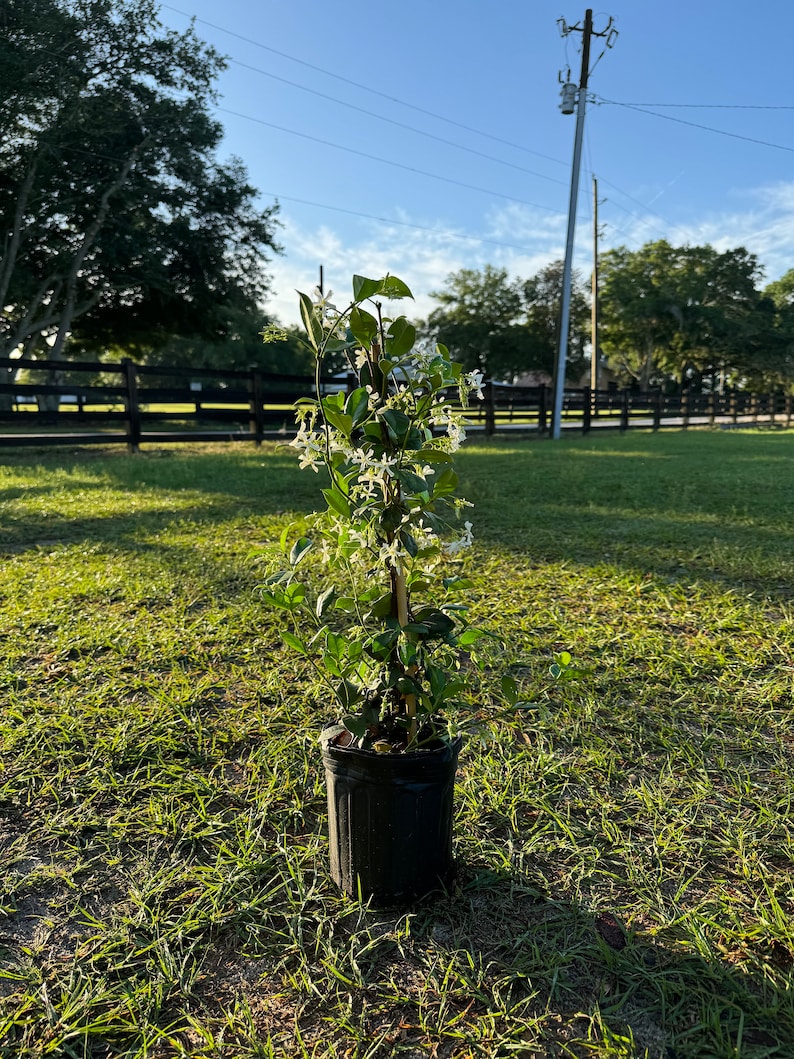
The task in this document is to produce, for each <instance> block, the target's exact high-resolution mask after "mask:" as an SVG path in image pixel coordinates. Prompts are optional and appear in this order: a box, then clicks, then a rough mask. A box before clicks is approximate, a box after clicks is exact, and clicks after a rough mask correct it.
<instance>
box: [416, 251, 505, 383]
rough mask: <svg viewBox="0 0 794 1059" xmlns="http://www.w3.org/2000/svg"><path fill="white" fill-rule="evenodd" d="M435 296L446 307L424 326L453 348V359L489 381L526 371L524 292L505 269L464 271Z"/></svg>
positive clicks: (454, 275) (424, 328)
mask: <svg viewBox="0 0 794 1059" xmlns="http://www.w3.org/2000/svg"><path fill="white" fill-rule="evenodd" d="M431 297H433V298H435V299H436V300H437V301H438V302H440V303H441V305H440V308H438V309H434V310H433V311H432V312H431V314H430V316H429V317H428V319H427V322H426V323H425V324H423V325H422V326H421V328H420V330H421V332H422V333H423V334H426V335H428V336H432V337H433V338H434V339H436V340H437V341H439V342H443V343H444V345H445V346H447V347H448V348H449V350H450V353H451V355H452V359H453V360H456V361H459V362H460V363H461V364H463V366H464V367H465V368H466V369H468V370H475V369H476V370H479V371H481V372H482V373H483V375H485V377H486V378H489V379H505V378H510V377H511V376H512V375H514V374H516V373H518V372H520V371H521V370H522V369H523V359H524V357H523V354H524V348H525V338H526V335H525V330H524V329H523V328H522V327H521V324H520V320H521V293H520V290H519V285H518V284H517V283H515V282H510V281H509V280H508V277H507V272H506V270H504V269H496V268H494V267H493V266H492V265H486V266H485V268H484V269H483V270H482V272H477V271H475V270H474V269H466V268H464V269H461V270H460V271H459V272H454V273H452V274H451V275H449V276H448V277H447V281H446V286H445V288H444V289H443V290H440V291H435V292H433V293H432V295H431Z"/></svg>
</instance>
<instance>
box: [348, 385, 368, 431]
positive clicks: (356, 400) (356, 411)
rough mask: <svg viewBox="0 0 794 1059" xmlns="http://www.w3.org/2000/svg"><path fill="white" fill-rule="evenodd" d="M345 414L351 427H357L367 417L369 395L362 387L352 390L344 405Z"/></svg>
mask: <svg viewBox="0 0 794 1059" xmlns="http://www.w3.org/2000/svg"><path fill="white" fill-rule="evenodd" d="M345 412H346V413H347V415H349V416H350V418H351V420H352V423H353V426H354V427H357V426H359V425H360V424H361V423H363V422H364V420H365V419H366V418H367V416H368V415H369V394H368V393H367V391H366V390H365V389H364V387H363V386H359V388H358V389H357V390H353V392H352V393H351V394H350V396H349V397H348V399H347V403H346V404H345Z"/></svg>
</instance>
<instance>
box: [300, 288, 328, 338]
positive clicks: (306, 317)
mask: <svg viewBox="0 0 794 1059" xmlns="http://www.w3.org/2000/svg"><path fill="white" fill-rule="evenodd" d="M298 298H299V299H300V307H301V318H302V320H303V326H304V327H305V328H306V334H307V335H308V336H309V341H310V342H311V344H312V346H313V347H314V350H315V352H317V353H319V351H320V347H321V346H322V344H323V338H324V337H325V332H324V331H323V326H322V324H321V323H320V321H319V320H318V319H317V313H316V311H315V306H314V303H313V302H312V300H311V298H310V297H309V296H308V294H301V292H300V291H298Z"/></svg>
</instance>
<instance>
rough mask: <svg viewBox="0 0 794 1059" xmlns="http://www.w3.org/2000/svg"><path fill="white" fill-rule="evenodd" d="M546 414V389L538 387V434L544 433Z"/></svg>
mask: <svg viewBox="0 0 794 1059" xmlns="http://www.w3.org/2000/svg"><path fill="white" fill-rule="evenodd" d="M547 415H548V412H547V408H546V387H545V386H538V433H539V434H545V433H546V418H547Z"/></svg>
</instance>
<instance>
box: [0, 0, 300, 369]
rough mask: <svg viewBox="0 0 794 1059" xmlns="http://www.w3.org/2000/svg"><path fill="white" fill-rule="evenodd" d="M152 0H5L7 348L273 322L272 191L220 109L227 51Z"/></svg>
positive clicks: (1, 51)
mask: <svg viewBox="0 0 794 1059" xmlns="http://www.w3.org/2000/svg"><path fill="white" fill-rule="evenodd" d="M156 12H157V7H156V4H155V3H154V2H153V0H6V3H5V4H4V5H3V15H2V34H0V128H2V141H1V142H0V217H2V220H3V229H4V232H5V235H4V238H3V240H2V242H1V243H0V252H1V253H2V258H0V305H2V306H3V307H4V310H3V316H2V321H1V322H0V355H5V356H7V355H9V353H10V352H12V351H13V350H17V349H21V350H22V351H23V353H24V354H28V355H30V354H33V353H35V352H37V351H38V352H39V353H43V352H46V353H47V355H48V356H52V357H55V358H57V357H59V356H62V355H63V354H64V352H65V347H66V345H67V341H68V342H69V343H70V345H71V347H72V348H73V349H75V350H77V351H80V352H82V351H89V352H97V351H99V350H102V349H104V348H107V347H109V346H111V345H112V346H115V347H122V348H124V349H125V350H127V351H129V352H130V353H133V354H136V355H138V356H141V357H144V358H145V357H146V356H147V355H149V354H152V353H153V352H156V351H157V350H158V349H162V348H163V347H164V346H166V345H168V344H169V343H173V341H174V338H175V336H183V337H184V336H190V337H193V338H196V339H200V340H202V341H203V342H205V343H218V342H222V341H225V340H227V339H229V338H233V337H234V336H235V334H238V333H239V331H240V326H241V322H242V324H243V329H244V330H245V331H247V330H248V328H249V326H250V327H251V328H252V330H253V333H254V334H256V332H257V331H258V330H259V329H261V325H262V315H263V313H262V299H263V296H264V294H265V292H266V290H267V276H266V273H265V271H264V264H265V261H266V257H267V255H268V254H269V253H273V252H276V251H277V250H278V249H279V248H278V247H277V244H276V243H275V239H274V229H275V224H276V220H275V215H276V212H277V207H275V206H272V207H269V208H266V209H260V208H258V207H257V205H256V197H257V192H256V189H255V188H253V187H252V186H251V185H250V184H249V182H248V178H247V174H246V172H245V169H244V167H243V165H242V163H241V162H240V161H239V160H236V159H231V160H229V161H225V162H221V161H219V160H218V159H217V157H216V150H217V148H218V145H219V143H220V139H221V136H222V128H221V126H220V125H219V123H218V122H217V121H215V120H214V119H213V118H212V116H211V114H210V109H209V108H210V105H211V103H212V101H213V98H214V88H213V84H214V81H215V79H216V77H217V75H218V73H219V72H220V71H221V69H222V68H223V60H222V58H221V57H220V56H219V55H218V54H217V53H216V52H215V51H214V49H212V48H211V47H208V46H207V45H205V44H203V43H202V42H201V41H200V40H199V39H198V38H197V37H196V35H195V33H194V31H193V30H192V29H189V30H187V31H186V32H183V33H177V32H175V31H172V30H166V29H164V28H163V27H162V25H161V24H160V23H159V21H158V19H157V14H156Z"/></svg>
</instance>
